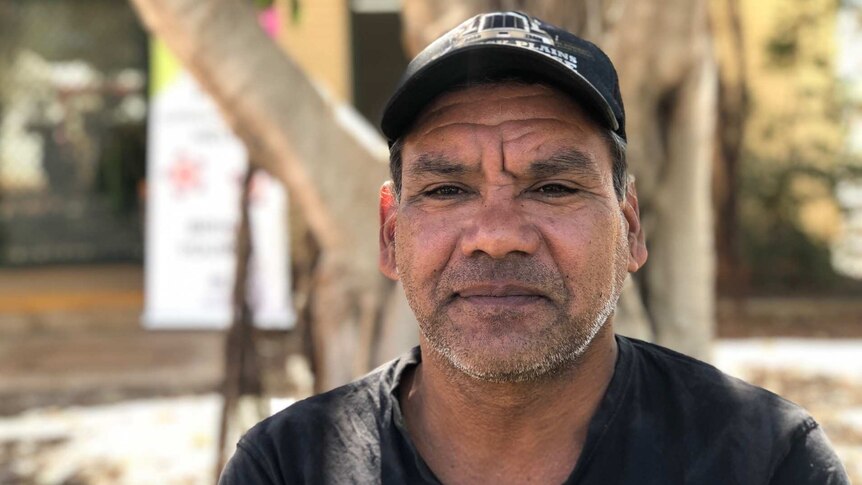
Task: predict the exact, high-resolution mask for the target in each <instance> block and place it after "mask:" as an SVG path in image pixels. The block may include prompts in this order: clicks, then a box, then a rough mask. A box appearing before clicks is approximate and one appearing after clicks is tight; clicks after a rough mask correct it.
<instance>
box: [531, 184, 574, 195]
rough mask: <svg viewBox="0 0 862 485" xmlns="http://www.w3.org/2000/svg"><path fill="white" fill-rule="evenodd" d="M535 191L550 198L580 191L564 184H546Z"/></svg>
mask: <svg viewBox="0 0 862 485" xmlns="http://www.w3.org/2000/svg"><path fill="white" fill-rule="evenodd" d="M535 190H536V192H539V193H540V194H543V195H550V196H563V195H570V194H574V193H575V192H577V191H578V190H577V189H574V188H572V187H568V186H565V185H562V184H545V185H542V186H540V187H537V188H536V189H535Z"/></svg>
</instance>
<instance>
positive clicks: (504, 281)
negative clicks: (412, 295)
mask: <svg viewBox="0 0 862 485" xmlns="http://www.w3.org/2000/svg"><path fill="white" fill-rule="evenodd" d="M488 285H508V286H516V287H520V288H523V289H525V290H528V291H529V292H530V293H533V294H536V295H539V296H543V297H545V298H548V299H550V300H552V301H555V302H561V301H563V300H564V299H565V297H566V295H567V289H566V284H565V281H564V278H563V276H562V274H560V271H559V270H558V269H557V268H556V267H554V266H552V265H549V264H547V263H544V262H541V261H538V260H536V259H533V258H529V257H517V256H510V257H506V258H503V259H492V258H490V257H485V256H483V257H478V258H468V259H465V260H462V261H460V262H458V263H457V264H450V265H447V266H446V268H445V269H444V270H443V272H442V274H441V275H440V282H439V286H438V288H439V290H440V293H442V294H440V295H439V296H441V297H443V298H447V299H451V298H455V297H456V296H457V295H458V293H459V292H461V291H462V290H463V289H465V288H471V287H477V286H488Z"/></svg>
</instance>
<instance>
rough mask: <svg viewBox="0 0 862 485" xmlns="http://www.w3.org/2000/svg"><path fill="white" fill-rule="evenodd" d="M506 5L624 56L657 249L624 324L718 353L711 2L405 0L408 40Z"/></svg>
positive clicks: (623, 77)
mask: <svg viewBox="0 0 862 485" xmlns="http://www.w3.org/2000/svg"><path fill="white" fill-rule="evenodd" d="M499 9H515V10H522V11H525V12H528V13H530V14H533V15H536V16H537V17H540V18H543V19H545V20H548V21H549V22H551V23H554V24H557V25H560V26H562V27H565V28H567V29H569V30H571V31H572V32H575V33H578V34H580V35H582V36H584V37H586V38H587V39H590V40H592V41H594V42H596V43H597V44H598V45H600V46H601V47H602V48H603V49H604V50H605V51H606V52H607V53H608V55H609V56H610V57H611V59H613V60H614V64H615V65H616V67H617V70H618V71H619V76H620V85H621V86H620V87H621V90H622V94H623V100H624V101H625V103H626V117H627V119H626V131H627V133H628V139H629V148H628V158H629V166H630V171H631V172H632V173H633V174H634V175H635V176H636V178H637V180H638V194H639V196H640V197H639V198H640V203H641V210H642V218H643V222H644V226H645V228H646V230H647V244H648V247H649V250H650V258H649V261H648V262H647V265H646V267H645V268H643V269H642V274H640V275H639V277H638V279H637V283H639V284H640V285H641V288H639V289H637V288H635V287H634V286H629V287H628V288H627V291H625V293H624V295H623V301H621V304H620V307H619V312H618V315H617V319H616V320H617V323H616V325H617V329H618V330H619V331H621V333H627V334H634V335H640V336H643V335H650V336H651V337H652V339H654V340H656V341H657V342H658V343H660V344H663V345H666V346H668V347H671V348H674V349H677V350H680V351H682V352H684V353H687V354H689V355H693V356H696V357H701V358H708V357H709V343H710V341H711V338H712V334H713V327H714V307H715V303H714V301H715V296H714V284H715V282H714V265H715V263H714V251H713V227H712V209H711V196H710V194H711V190H710V188H711V185H710V183H711V182H710V180H711V168H712V156H713V146H714V140H713V137H714V133H713V129H714V120H715V117H716V112H717V111H716V109H717V108H716V81H717V68H716V63H715V60H714V55H713V52H712V45H711V36H710V32H709V25H708V21H707V20H708V18H707V4H706V1H705V0H642V1H634V0H577V1H571V0H570V1H565V0H477V1H471V2H464V1H462V0H436V1H434V2H431V1H428V0H405V1H404V10H403V17H404V26H405V34H404V43H405V46H406V47H407V48H408V49H409V51H410V53H411V54H416V53H417V52H418V50H419V49H421V48H422V47H424V46H425V45H427V44H428V43H429V42H431V41H432V40H433V39H435V38H436V37H437V36H439V35H440V34H442V33H443V32H445V31H446V30H448V29H450V28H452V27H454V26H455V25H457V24H458V23H459V22H461V21H463V20H465V19H466V18H468V17H469V16H471V15H474V14H477V13H479V12H482V11H488V10H499ZM641 295H642V300H641ZM641 302H642V303H641ZM643 316H648V319H649V321H648V322H647V321H645V320H646V319H645V318H643Z"/></svg>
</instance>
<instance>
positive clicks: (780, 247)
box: [739, 154, 854, 293]
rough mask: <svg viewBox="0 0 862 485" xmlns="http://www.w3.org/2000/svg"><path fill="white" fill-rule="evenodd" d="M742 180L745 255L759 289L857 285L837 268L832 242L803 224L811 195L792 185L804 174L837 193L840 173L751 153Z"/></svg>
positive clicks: (827, 289)
mask: <svg viewBox="0 0 862 485" xmlns="http://www.w3.org/2000/svg"><path fill="white" fill-rule="evenodd" d="M745 166H746V169H745V170H743V172H742V176H741V180H740V187H739V189H740V191H739V197H740V200H742V201H743V204H742V207H741V209H742V210H741V211H740V225H741V231H740V233H741V235H742V241H740V242H741V259H742V264H743V266H744V267H745V268H746V272H747V273H748V276H749V283H750V284H751V285H752V287H753V288H754V291H755V292H758V293H788V292H789V293H797V292H800V293H801V292H806V293H831V292H840V291H842V290H845V289H847V288H848V287H850V286H852V285H854V283H853V282H852V281H851V280H849V279H848V278H846V277H844V276H842V275H840V274H838V273H836V272H835V271H834V270H833V269H832V264H831V260H830V258H831V252H830V248H829V246H828V244H827V243H825V242H821V241H818V240H815V239H813V238H812V237H811V236H810V235H809V234H807V233H806V232H805V230H804V228H802V227H800V223H799V218H798V216H797V214H798V213H799V210H800V208H801V206H802V205H803V204H804V203H805V202H806V201H807V200H808V199H809V198H810V197H812V196H811V195H810V194H805V193H802V194H800V193H798V191H794V190H793V186H794V181H795V180H797V179H799V178H802V177H804V178H807V179H808V180H814V181H816V182H817V183H818V184H820V185H821V186H822V190H821V191H818V192H821V193H822V192H826V193H833V188H834V185H835V183H836V180H837V177H836V174H837V173H838V172H840V171H841V170H835V171H821V170H818V169H815V168H812V167H811V166H810V165H806V164H805V163H804V161H796V162H795V163H791V164H789V165H780V164H776V163H774V161H771V160H764V159H759V158H757V157H756V156H753V155H751V154H748V155H747V156H746V159H745Z"/></svg>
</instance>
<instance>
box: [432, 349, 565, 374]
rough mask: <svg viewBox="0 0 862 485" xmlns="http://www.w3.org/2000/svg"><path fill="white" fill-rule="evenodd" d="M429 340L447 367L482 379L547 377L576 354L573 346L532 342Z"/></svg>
mask: <svg viewBox="0 0 862 485" xmlns="http://www.w3.org/2000/svg"><path fill="white" fill-rule="evenodd" d="M433 340H436V339H433ZM433 340H432V339H429V344H430V345H431V347H432V348H433V349H434V350H435V351H436V352H437V353H438V354H439V355H440V356H441V357H443V358H444V359H445V360H446V361H447V362H448V364H449V366H450V367H452V368H453V369H454V370H456V371H458V372H460V373H462V374H465V375H467V376H469V377H471V378H473V379H478V380H481V381H486V382H497V383H507V382H508V383H517V382H532V381H538V380H543V379H547V378H549V377H552V376H554V375H557V374H559V373H561V372H562V371H563V370H565V369H567V368H569V367H570V366H571V365H573V364H574V363H575V362H576V361H577V360H578V357H579V353H578V352H577V347H578V346H577V345H575V346H572V347H575V348H570V346H565V348H553V346H548V345H535V344H536V342H532V344H533V345H530V346H529V347H528V348H524V346H519V345H512V344H511V343H507V342H501V341H489V340H484V341H481V342H475V343H473V344H465V343H464V342H461V343H459V344H456V345H435V342H434V341H433ZM507 344H508V345H507Z"/></svg>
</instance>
